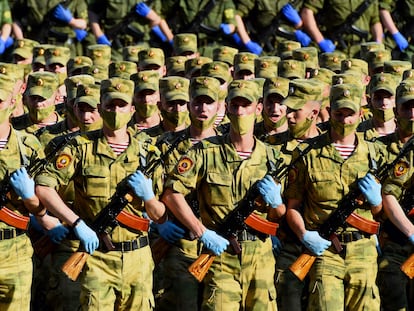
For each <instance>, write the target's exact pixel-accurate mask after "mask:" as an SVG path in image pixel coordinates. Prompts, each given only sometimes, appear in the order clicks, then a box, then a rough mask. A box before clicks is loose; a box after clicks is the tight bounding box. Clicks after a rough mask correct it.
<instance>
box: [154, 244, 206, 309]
mask: <svg viewBox="0 0 414 311" xmlns="http://www.w3.org/2000/svg"><path fill="white" fill-rule="evenodd" d="M177 244H178V245H179V246H177V245H172V246H171V248H170V249H169V250H168V254H167V255H166V257H165V258H164V261H163V269H164V278H163V285H164V294H163V295H162V296H161V299H160V300H159V302H157V306H156V310H159V311H161V310H165V311H167V310H168V311H171V310H179V311H197V310H198V309H199V299H198V296H199V288H200V286H199V283H198V281H197V280H196V279H195V278H194V277H193V276H192V275H191V274H190V272H188V267H189V266H190V265H191V264H192V263H193V262H194V260H195V259H196V258H197V254H198V241H197V240H194V241H188V240H185V239H181V240H179V241H178V242H177Z"/></svg>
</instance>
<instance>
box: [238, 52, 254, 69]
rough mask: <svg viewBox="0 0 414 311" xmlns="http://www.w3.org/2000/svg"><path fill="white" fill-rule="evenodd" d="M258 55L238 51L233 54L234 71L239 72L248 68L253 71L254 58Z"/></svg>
mask: <svg viewBox="0 0 414 311" xmlns="http://www.w3.org/2000/svg"><path fill="white" fill-rule="evenodd" d="M257 57H258V56H257V55H256V54H253V53H250V52H239V53H237V54H236V55H234V60H233V64H234V72H235V73H236V72H239V71H241V70H248V71H250V72H251V73H254V60H255V59H256V58H257Z"/></svg>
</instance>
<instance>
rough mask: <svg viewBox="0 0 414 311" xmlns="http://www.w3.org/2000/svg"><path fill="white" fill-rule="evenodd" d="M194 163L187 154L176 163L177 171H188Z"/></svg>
mask: <svg viewBox="0 0 414 311" xmlns="http://www.w3.org/2000/svg"><path fill="white" fill-rule="evenodd" d="M193 165H194V162H193V160H191V159H190V158H189V157H187V156H183V157H182V158H181V159H180V161H179V162H178V164H177V170H178V173H180V174H184V173H185V172H188V171H189V170H190V169H191V168H192V167H193Z"/></svg>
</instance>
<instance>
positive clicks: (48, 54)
mask: <svg viewBox="0 0 414 311" xmlns="http://www.w3.org/2000/svg"><path fill="white" fill-rule="evenodd" d="M69 59H70V49H69V48H67V47H64V46H55V47H50V48H47V49H46V50H45V61H46V67H45V70H46V71H48V72H53V73H55V74H56V75H57V77H58V79H59V86H58V94H57V96H56V101H55V104H62V103H63V101H64V98H65V97H66V87H65V79H66V78H67V76H68V74H67V67H66V64H67V63H68V61H69Z"/></svg>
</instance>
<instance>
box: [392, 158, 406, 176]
mask: <svg viewBox="0 0 414 311" xmlns="http://www.w3.org/2000/svg"><path fill="white" fill-rule="evenodd" d="M408 167H409V165H408V163H407V162H404V161H400V162H398V163H397V164H395V166H394V175H395V177H401V176H403V175H405V174H406V173H407V171H408Z"/></svg>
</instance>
